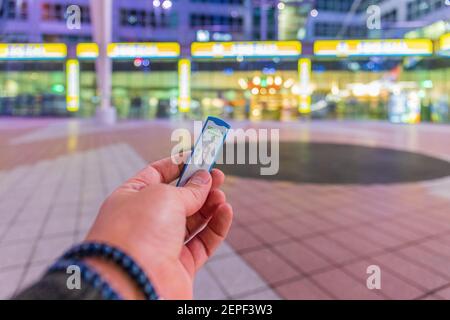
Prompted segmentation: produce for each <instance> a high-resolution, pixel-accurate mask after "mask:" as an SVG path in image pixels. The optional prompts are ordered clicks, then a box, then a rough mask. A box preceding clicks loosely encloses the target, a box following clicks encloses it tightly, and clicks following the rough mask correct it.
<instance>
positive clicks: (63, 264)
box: [47, 259, 122, 300]
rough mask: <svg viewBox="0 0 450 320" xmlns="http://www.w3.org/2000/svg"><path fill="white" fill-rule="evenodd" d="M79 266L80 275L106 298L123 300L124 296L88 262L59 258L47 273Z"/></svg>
mask: <svg viewBox="0 0 450 320" xmlns="http://www.w3.org/2000/svg"><path fill="white" fill-rule="evenodd" d="M74 265H75V266H78V267H79V268H80V276H81V278H82V279H83V280H84V281H86V282H87V283H89V284H91V285H92V286H93V287H94V288H95V289H97V290H99V291H100V294H101V295H102V297H103V299H105V300H121V299H122V297H121V296H120V295H119V294H118V293H117V292H116V291H115V290H114V289H113V288H111V286H110V285H109V284H108V283H107V282H105V281H104V280H103V279H102V277H101V276H100V275H99V274H98V273H97V272H96V271H95V270H93V269H92V268H90V267H89V266H88V265H87V264H85V263H84V262H82V261H79V260H75V259H68V260H65V259H59V260H58V261H56V262H55V263H54V264H53V265H52V266H51V267H50V268H49V269H48V270H47V273H52V272H57V271H64V272H66V271H67V269H68V268H69V267H70V266H74Z"/></svg>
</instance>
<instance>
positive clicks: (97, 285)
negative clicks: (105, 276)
mask: <svg viewBox="0 0 450 320" xmlns="http://www.w3.org/2000/svg"><path fill="white" fill-rule="evenodd" d="M101 284H102V281H101V280H100V278H99V277H98V276H96V277H95V279H94V281H92V285H93V286H94V287H95V288H98V287H99V286H100V285H101Z"/></svg>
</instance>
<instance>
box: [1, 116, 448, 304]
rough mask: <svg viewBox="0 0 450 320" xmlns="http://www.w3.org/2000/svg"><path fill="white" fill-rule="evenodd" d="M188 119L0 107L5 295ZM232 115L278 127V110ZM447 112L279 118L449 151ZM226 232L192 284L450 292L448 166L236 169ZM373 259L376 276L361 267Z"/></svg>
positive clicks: (328, 138) (213, 293)
mask: <svg viewBox="0 0 450 320" xmlns="http://www.w3.org/2000/svg"><path fill="white" fill-rule="evenodd" d="M180 126H187V127H188V125H187V124H186V123H179V122H168V121H152V122H125V123H121V124H119V125H117V126H115V127H112V128H109V127H99V126H97V125H95V124H94V123H92V122H90V121H76V120H70V121H66V120H51V119H46V120H40V119H38V120H22V119H0V203H1V210H0V297H2V298H6V297H8V296H9V295H11V294H12V293H14V292H15V291H16V290H18V289H19V288H22V287H24V286H26V285H27V284H29V283H30V282H32V281H33V280H34V279H36V278H37V277H38V276H39V274H40V273H41V272H42V271H43V270H45V268H46V266H48V264H49V263H50V262H51V261H52V260H53V259H54V258H55V257H56V256H58V255H59V254H60V253H61V251H63V250H64V249H65V248H66V247H67V246H69V245H70V244H71V243H73V242H76V241H79V240H81V239H82V238H83V235H84V234H85V232H86V231H87V229H88V228H89V225H90V224H91V223H92V221H93V219H94V218H95V214H96V212H97V209H98V207H99V205H100V203H101V201H102V200H103V199H104V197H105V196H106V195H107V194H108V193H109V192H110V191H111V190H112V189H113V188H115V187H116V186H117V185H119V184H120V183H121V182H122V181H123V180H125V179H126V178H128V177H129V176H131V175H132V174H133V173H135V172H136V171H137V170H138V169H140V168H141V167H142V166H143V165H144V164H145V163H146V162H147V161H153V160H156V159H158V158H161V157H164V156H167V155H168V154H169V152H170V150H171V147H172V145H171V143H170V133H171V130H172V129H174V128H178V127H180ZM234 126H235V127H236V126H241V127H243V128H248V127H252V126H260V127H274V128H276V127H279V126H280V124H279V123H275V122H270V123H260V124H251V123H247V122H242V123H235V124H234ZM449 133H450V126H438V125H434V126H432V125H419V126H396V125H390V124H387V123H375V122H304V123H284V124H282V125H281V130H280V136H281V139H282V140H290V141H315V142H335V143H350V144H359V145H365V146H382V147H389V148H396V149H401V150H410V151H416V152H421V153H424V154H427V155H431V156H434V157H438V158H441V159H444V160H450V144H448V142H447V141H446V140H447V139H446V137H447V136H448V134H449ZM224 189H225V192H226V194H227V197H228V199H229V200H230V202H231V203H232V205H233V207H234V210H235V221H234V224H233V227H232V229H231V232H230V235H229V238H228V240H227V243H225V244H224V245H223V246H222V247H221V248H220V249H219V251H218V252H217V254H216V255H215V256H214V257H213V259H212V260H211V261H210V262H209V263H208V264H207V266H206V267H205V268H204V269H203V270H202V271H201V272H200V273H199V275H198V279H197V282H196V284H195V296H196V297H197V298H208V299H216V298H225V299H230V298H239V299H240V298H242V299H246V298H248V299H264V298H268V299H277V298H283V299H311V298H312V299H333V298H340V299H358V298H359V299H421V298H425V299H430V298H431V299H447V298H450V209H449V208H450V206H449V205H450V178H449V177H446V178H445V177H444V178H442V179H437V180H433V181H426V182H420V183H407V184H390V185H381V184H380V185H365V186H364V185H345V186H344V185H331V184H329V185H328V184H327V185H323V184H322V185H314V184H296V183H292V182H285V181H266V180H261V179H250V178H240V177H235V176H230V177H228V179H227V182H226V184H225V186H224ZM372 264H375V265H378V266H380V268H381V272H382V277H381V285H382V288H381V290H369V289H367V287H366V279H367V276H368V275H367V274H366V268H367V267H368V266H369V265H372Z"/></svg>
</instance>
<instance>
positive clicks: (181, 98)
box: [178, 59, 191, 112]
mask: <svg viewBox="0 0 450 320" xmlns="http://www.w3.org/2000/svg"><path fill="white" fill-rule="evenodd" d="M178 92H179V93H178V110H179V111H180V112H188V111H189V109H190V107H191V62H190V61H189V59H180V61H178Z"/></svg>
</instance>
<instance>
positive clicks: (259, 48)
mask: <svg viewBox="0 0 450 320" xmlns="http://www.w3.org/2000/svg"><path fill="white" fill-rule="evenodd" d="M301 52H302V46H301V43H300V42H299V41H254V42H194V43H193V44H192V46H191V55H192V60H193V62H192V65H193V67H192V106H193V109H194V112H197V113H198V114H199V115H202V114H203V115H205V114H215V115H221V116H226V117H232V118H236V119H245V118H249V119H253V120H259V119H274V120H288V119H295V118H297V117H298V112H299V106H300V103H299V93H300V91H301V88H299V81H298V78H299V72H298V70H297V67H298V59H299V58H300V55H301ZM305 92H306V91H305ZM305 94H306V93H305ZM303 111H305V113H307V112H308V110H307V108H306V109H303Z"/></svg>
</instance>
